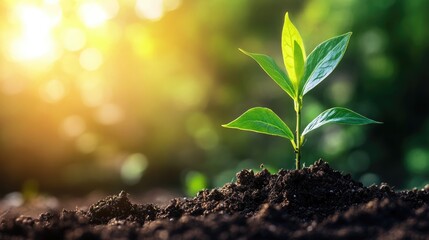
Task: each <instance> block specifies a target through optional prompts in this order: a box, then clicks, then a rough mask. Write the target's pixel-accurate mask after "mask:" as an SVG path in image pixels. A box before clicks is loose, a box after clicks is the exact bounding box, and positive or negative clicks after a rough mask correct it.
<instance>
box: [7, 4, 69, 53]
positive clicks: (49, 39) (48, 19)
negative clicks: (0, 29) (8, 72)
mask: <svg viewBox="0 0 429 240" xmlns="http://www.w3.org/2000/svg"><path fill="white" fill-rule="evenodd" d="M14 10H15V11H14V14H15V16H16V17H17V18H18V19H19V22H20V23H21V33H20V35H19V37H18V38H17V39H15V40H14V41H13V42H12V43H11V47H10V51H11V52H10V55H11V57H12V59H13V60H16V61H31V60H36V59H40V58H47V59H50V60H53V59H54V58H56V57H57V55H58V52H57V48H56V44H55V41H54V39H53V36H52V30H53V28H54V27H55V26H57V25H58V24H59V23H60V21H61V17H62V10H61V8H60V7H59V6H58V5H49V6H44V7H43V8H42V7H37V6H33V5H29V4H21V5H17V6H16V8H15V9H14Z"/></svg>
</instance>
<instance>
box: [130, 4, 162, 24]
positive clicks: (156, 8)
mask: <svg viewBox="0 0 429 240" xmlns="http://www.w3.org/2000/svg"><path fill="white" fill-rule="evenodd" d="M136 12H137V16H139V17H140V18H144V19H148V20H152V21H156V20H159V19H161V18H162V16H163V15H164V8H163V0H137V1H136Z"/></svg>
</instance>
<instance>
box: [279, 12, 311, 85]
mask: <svg viewBox="0 0 429 240" xmlns="http://www.w3.org/2000/svg"><path fill="white" fill-rule="evenodd" d="M295 42H296V43H297V44H298V46H299V47H300V50H301V54H302V56H299V57H300V58H302V59H303V62H305V58H306V55H305V48H304V43H303V41H302V38H301V35H300V34H299V32H298V30H297V29H296V27H295V26H294V25H293V24H292V22H291V21H290V19H289V14H288V13H286V15H285V22H284V25H283V31H282V53H283V61H284V64H285V67H286V70H287V73H288V75H289V78H290V80H291V81H292V83H293V84H294V85H295V88H296V89H297V88H298V86H299V82H300V79H299V76H297V75H296V69H295V68H296V67H297V66H296V65H295V58H298V56H295V54H298V52H299V51H296V50H295Z"/></svg>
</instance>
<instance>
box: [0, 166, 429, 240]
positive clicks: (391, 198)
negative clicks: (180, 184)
mask: <svg viewBox="0 0 429 240" xmlns="http://www.w3.org/2000/svg"><path fill="white" fill-rule="evenodd" d="M428 203H429V189H428V188H426V189H423V190H411V191H400V192H397V191H393V190H392V188H391V187H389V186H388V185H386V184H382V185H380V186H372V187H369V188H367V187H364V186H363V185H362V184H361V183H359V182H356V181H353V180H352V179H351V177H350V176H349V175H343V174H341V173H340V172H337V171H334V170H333V169H331V168H330V167H329V165H328V164H327V163H325V162H323V161H320V160H319V161H318V162H316V163H315V164H314V165H312V166H310V167H308V168H304V169H302V170H281V171H279V172H278V173H276V174H270V173H269V172H268V171H266V170H262V171H261V172H259V173H257V174H254V173H253V172H252V171H247V170H243V171H241V172H239V173H237V181H236V182H235V183H228V184H226V185H225V186H223V187H222V188H218V189H211V190H205V191H202V192H200V193H199V194H198V195H197V196H196V197H195V198H190V199H186V198H174V199H172V200H171V201H170V203H169V204H168V205H167V206H163V207H161V206H158V205H153V204H135V203H132V202H131V201H130V200H129V196H128V194H126V193H125V192H121V193H119V194H118V195H114V196H109V197H107V198H105V199H102V200H99V201H98V202H96V203H94V204H92V205H91V206H90V207H89V208H88V209H87V210H62V211H60V212H46V213H42V214H40V216H39V217H34V218H32V217H28V216H23V215H21V216H17V217H6V218H5V219H2V220H1V223H0V239H288V238H293V239H429V205H428ZM3 218H4V217H3Z"/></svg>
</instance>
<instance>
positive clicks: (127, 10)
mask: <svg viewBox="0 0 429 240" xmlns="http://www.w3.org/2000/svg"><path fill="white" fill-rule="evenodd" d="M426 9H429V2H428V1H424V0H415V1H392V0H385V1H370V0H363V1H360V0H349V1H341V0H335V1H324V0H303V1H277V0H267V1H243V0H241V1H240V0H237V1H228V0H206V1H183V0H70V1H65V0H18V1H12V0H5V1H0V19H1V21H0V31H1V34H0V49H1V51H0V176H2V184H0V193H5V194H6V193H8V192H16V191H21V190H22V189H24V187H25V186H28V182H32V183H34V184H35V185H37V186H38V191H40V192H44V191H46V192H53V193H55V192H58V193H67V194H69V193H70V194H72V193H85V192H89V191H92V190H94V189H95V188H100V189H105V190H108V191H116V190H118V189H134V190H135V191H143V190H146V189H148V188H156V187H168V188H176V189H181V190H183V191H184V192H187V193H188V194H189V195H192V194H194V193H195V192H197V191H198V188H202V187H206V186H207V187H211V186H221V185H223V184H224V183H226V182H230V181H232V180H233V179H234V176H235V173H236V172H237V171H239V170H240V169H242V168H250V169H258V166H259V165H260V164H261V163H263V164H264V166H267V167H269V168H270V169H272V171H275V170H277V169H279V168H293V159H294V153H293V149H291V148H290V146H289V145H288V143H287V142H284V141H283V140H282V139H277V138H272V137H269V136H260V135H256V134H252V133H244V132H236V131H230V130H228V129H223V128H221V127H220V126H221V124H224V123H226V122H228V121H230V120H231V119H233V118H234V117H237V116H238V115H239V114H241V113H243V112H244V111H245V110H246V109H248V108H250V107H254V106H263V107H270V108H272V109H273V110H274V111H275V112H276V113H278V115H279V116H280V117H282V118H283V119H285V120H286V122H287V124H289V125H290V126H294V121H293V118H291V116H293V113H294V112H293V106H292V102H291V101H290V99H288V97H287V96H286V95H285V94H284V92H282V90H281V89H280V88H278V86H277V85H276V84H275V83H273V81H272V80H271V79H269V77H268V76H267V75H266V74H265V73H264V72H263V71H262V70H261V69H259V67H258V66H257V65H256V64H255V63H254V62H253V61H252V60H251V59H249V58H247V57H246V56H244V55H242V54H241V53H240V52H239V51H238V50H237V48H243V49H246V50H248V51H251V52H260V53H264V54H268V55H271V56H273V58H274V59H275V60H276V62H277V63H278V64H279V66H282V64H281V62H280V61H281V59H282V56H281V49H280V45H281V44H280V41H281V39H280V36H281V28H282V24H283V17H284V13H285V11H289V14H290V16H291V18H292V20H293V21H294V23H295V24H296V25H297V27H298V29H299V30H300V32H301V33H302V35H303V39H304V44H305V46H306V52H307V53H310V52H311V50H312V49H314V47H315V46H316V45H317V44H318V43H320V42H321V41H323V40H326V39H328V38H330V37H333V36H335V35H339V34H342V33H345V32H349V31H351V32H353V35H352V38H351V41H350V45H349V47H348V50H347V52H346V54H345V55H344V59H343V61H342V62H341V63H340V64H339V66H338V67H337V69H336V70H335V71H334V72H333V74H332V75H330V76H329V78H328V79H326V80H325V82H323V83H322V84H320V85H319V86H320V87H319V86H318V89H317V91H314V92H313V91H312V92H311V93H309V94H307V95H306V97H305V99H304V108H303V112H302V116H303V119H302V120H303V124H304V125H305V124H306V123H308V122H310V121H311V120H312V119H313V118H314V117H315V116H317V115H318V114H319V113H320V112H322V111H323V110H325V109H327V108H330V107H334V106H344V107H349V108H351V109H353V110H356V111H357V112H360V113H362V114H363V115H366V116H369V117H371V118H373V119H377V120H379V121H382V122H384V124H383V125H379V126H365V127H361V128H360V127H356V128H355V127H350V126H338V125H330V126H327V127H326V128H323V129H320V130H317V131H314V132H312V133H311V135H309V136H308V139H307V140H306V142H305V145H304V149H303V151H304V154H303V162H305V164H306V165H307V166H308V165H309V164H311V163H313V162H314V161H316V160H318V159H319V158H323V159H325V160H326V161H328V162H329V163H330V164H331V165H332V166H333V167H334V168H336V169H340V170H342V171H344V172H347V173H351V175H352V177H353V178H354V179H356V180H361V181H363V182H364V183H365V184H367V185H370V184H372V183H377V182H381V181H383V182H389V183H390V184H392V185H395V186H397V188H398V189H400V188H404V187H409V186H424V183H425V182H427V181H429V162H428V161H429V160H428V159H429V158H428V156H429V151H428V149H427V146H429V138H428V136H429V120H428V119H429V104H428V103H429V101H427V96H429V92H428V91H429V90H428V89H429V86H428V84H429V76H428V74H427V71H426V69H425V68H424V63H426V62H427V60H428V59H427V58H428V57H427V56H429V54H428V51H429V50H428V49H429V45H428V42H427V41H426V39H428V38H429V31H428V29H427V23H428V22H429V19H428V18H429V17H428V16H429V15H428V14H427V12H426V11H425V10H426ZM387 167H388V168H389V170H388V171H387V170H386V169H387ZM53 179H55V180H53ZM179 185H181V186H179ZM10 196H11V199H13V198H14V196H15V195H10ZM16 196H17V195H16ZM21 196H23V195H22V194H21Z"/></svg>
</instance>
